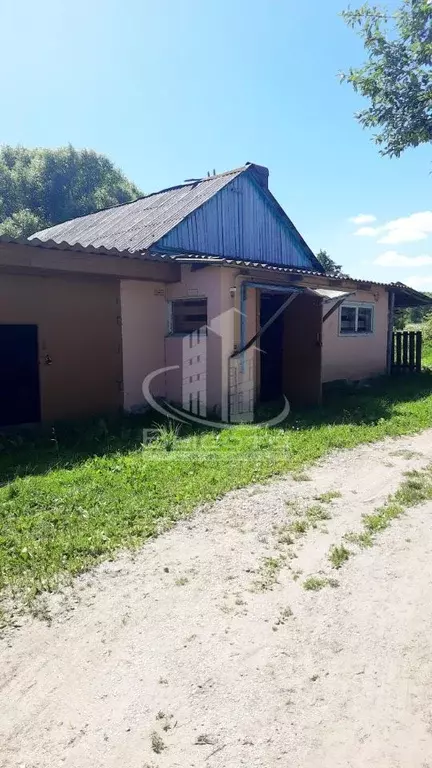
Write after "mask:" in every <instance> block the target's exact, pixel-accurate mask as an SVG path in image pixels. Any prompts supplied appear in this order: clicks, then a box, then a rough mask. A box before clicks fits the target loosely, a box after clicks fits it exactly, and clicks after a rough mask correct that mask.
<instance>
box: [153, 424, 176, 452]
mask: <svg viewBox="0 0 432 768" xmlns="http://www.w3.org/2000/svg"><path fill="white" fill-rule="evenodd" d="M155 432H156V434H157V437H156V440H155V441H154V443H153V446H154V447H157V448H163V449H164V450H165V451H172V450H173V449H174V448H175V446H176V443H178V441H179V435H180V427H179V425H178V424H173V423H172V422H168V424H162V425H160V426H157V425H156V426H155Z"/></svg>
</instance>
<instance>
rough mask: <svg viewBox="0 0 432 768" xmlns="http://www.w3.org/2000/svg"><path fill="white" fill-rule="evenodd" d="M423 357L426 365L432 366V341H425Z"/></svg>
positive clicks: (427, 366)
mask: <svg viewBox="0 0 432 768" xmlns="http://www.w3.org/2000/svg"><path fill="white" fill-rule="evenodd" d="M422 358H423V365H424V367H425V368H432V341H425V342H424V346H423V355H422Z"/></svg>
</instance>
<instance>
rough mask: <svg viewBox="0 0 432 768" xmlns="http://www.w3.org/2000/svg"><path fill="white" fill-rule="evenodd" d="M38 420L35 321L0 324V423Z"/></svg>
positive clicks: (37, 359)
mask: <svg viewBox="0 0 432 768" xmlns="http://www.w3.org/2000/svg"><path fill="white" fill-rule="evenodd" d="M38 421H40V393H39V355H38V328H37V325H0V426H9V425H13V424H30V423H34V422H38Z"/></svg>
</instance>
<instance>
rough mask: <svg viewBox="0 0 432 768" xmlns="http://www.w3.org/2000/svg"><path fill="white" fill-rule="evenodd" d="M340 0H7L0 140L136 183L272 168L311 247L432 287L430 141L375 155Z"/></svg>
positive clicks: (365, 270)
mask: <svg viewBox="0 0 432 768" xmlns="http://www.w3.org/2000/svg"><path fill="white" fill-rule="evenodd" d="M389 3H390V5H392V4H393V6H394V4H395V0H389ZM347 5H348V0H346V2H344V0H308V2H304V1H303V2H299V1H298V0H217V1H216V0H200V1H199V0H158V1H157V2H155V1H154V0H152V1H151V2H150V0H122V1H121V0H73V2H71V0H38V2H37V3H35V2H34V0H3V2H2V28H3V31H5V30H7V34H5V33H4V34H3V35H2V45H1V49H0V105H1V107H0V109H1V115H0V143H8V144H13V145H15V144H22V145H24V146H45V147H55V146H61V145H64V144H67V143H69V142H70V143H71V144H73V145H74V146H76V147H87V148H92V149H95V150H96V151H98V152H102V153H105V154H107V155H108V156H109V157H110V159H111V160H113V162H114V163H115V164H116V165H117V166H119V167H120V168H121V169H122V170H123V171H124V172H125V173H126V175H127V176H128V177H129V178H130V179H131V180H132V181H134V182H135V183H136V184H137V185H138V186H139V187H140V188H141V189H142V190H143V191H144V192H152V191H155V190H157V189H161V188H163V187H167V186H172V185H174V184H178V183H181V182H182V181H184V180H185V179H187V178H198V177H202V176H205V175H206V174H207V171H211V172H212V171H213V170H216V172H221V171H224V170H228V169H230V168H236V167H238V166H240V165H243V164H244V163H245V162H247V161H250V162H255V163H259V164H261V165H266V166H267V167H268V168H269V170H270V180H269V185H270V189H271V191H272V192H273V194H274V195H275V196H276V197H277V199H278V200H279V202H280V203H281V205H282V206H283V208H284V209H285V210H286V212H287V213H288V215H289V216H290V218H291V219H292V220H293V222H294V223H295V225H296V226H297V228H298V229H299V230H300V232H301V233H302V235H303V237H304V238H305V239H306V241H307V242H308V244H309V245H310V246H311V248H312V250H314V251H315V252H316V251H318V250H319V249H320V248H324V249H325V250H327V251H328V253H329V254H330V255H331V256H332V258H333V259H334V260H335V261H336V262H337V263H340V264H342V265H343V267H344V269H345V270H346V271H347V272H348V273H349V274H351V275H352V276H354V277H359V278H369V279H374V280H378V281H383V282H390V281H393V280H401V281H403V282H407V283H409V284H410V285H412V286H413V287H416V288H418V289H420V290H432V210H431V208H432V206H431V202H430V189H431V181H432V180H431V176H430V173H431V153H430V148H429V147H427V146H423V147H419V148H417V149H413V150H408V151H407V152H406V153H404V155H403V156H402V157H401V158H399V159H389V158H383V157H382V156H380V154H379V152H378V149H377V147H376V145H375V144H374V143H373V141H372V136H371V133H370V132H368V131H365V130H363V129H362V128H361V126H360V125H359V124H358V123H357V122H356V120H355V118H354V113H355V111H356V110H358V109H359V108H361V107H362V106H363V102H362V100H361V99H360V97H358V96H357V95H356V94H355V93H354V92H353V91H352V89H351V88H350V86H348V85H342V84H341V83H340V81H339V78H338V73H339V72H340V71H346V70H347V69H348V68H349V67H350V66H357V65H360V64H361V63H362V62H363V61H364V58H365V55H364V50H363V48H362V45H361V41H360V40H359V39H358V38H357V37H356V35H355V34H354V32H352V31H351V30H349V29H348V28H347V27H346V25H345V24H344V22H343V21H342V19H341V18H340V11H341V10H343V8H344V7H346V6H347ZM352 5H354V6H355V5H356V4H355V3H354V2H353V3H352Z"/></svg>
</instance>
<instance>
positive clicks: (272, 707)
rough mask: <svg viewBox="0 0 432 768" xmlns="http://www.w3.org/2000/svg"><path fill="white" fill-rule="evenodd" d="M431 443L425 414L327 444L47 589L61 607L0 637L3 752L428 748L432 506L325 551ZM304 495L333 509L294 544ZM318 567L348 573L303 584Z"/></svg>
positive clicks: (118, 762) (429, 454) (161, 760)
mask: <svg viewBox="0 0 432 768" xmlns="http://www.w3.org/2000/svg"><path fill="white" fill-rule="evenodd" d="M430 461H432V431H429V432H425V433H423V434H422V435H418V436H415V437H412V438H403V439H399V440H397V441H396V440H393V441H387V442H386V443H384V444H383V443H381V444H377V445H374V446H363V447H360V448H358V449H356V450H354V451H352V452H347V453H340V454H335V455H334V456H332V457H330V458H329V459H327V460H326V461H324V462H322V463H321V464H319V465H317V466H316V467H315V468H314V469H313V470H311V471H310V472H308V475H309V476H310V480H308V481H303V482H299V481H294V480H293V479H290V478H287V479H282V480H279V481H273V482H272V483H270V484H268V485H262V486H255V487H253V488H248V489H245V490H242V491H237V492H234V493H231V494H229V495H228V496H226V497H225V498H224V499H222V500H221V501H219V502H217V503H216V504H215V505H213V506H211V507H209V508H208V509H206V510H202V511H200V512H198V513H197V514H196V515H195V516H194V517H193V518H190V519H189V520H188V521H185V522H182V523H179V524H178V525H177V526H176V528H175V529H173V530H171V531H170V532H168V533H166V534H164V535H162V536H160V537H159V538H158V539H156V540H154V541H152V542H150V543H149V544H148V545H146V546H145V547H144V549H143V550H142V552H140V553H139V554H138V555H136V556H135V557H134V558H132V557H130V556H129V555H124V556H122V557H120V558H119V559H118V560H116V561H115V562H112V563H107V564H105V565H103V566H101V567H99V568H97V569H96V570H95V571H93V572H92V573H91V574H86V575H85V576H83V577H82V578H80V579H78V580H77V582H76V584H75V586H74V588H73V589H71V590H69V591H67V592H65V593H64V594H62V595H57V596H53V597H51V598H49V602H48V603H47V604H46V605H45V606H43V609H42V607H41V614H46V613H47V614H48V615H49V616H51V618H52V621H51V624H48V623H47V622H46V621H43V620H40V619H32V620H29V621H28V622H26V623H25V624H24V625H23V626H22V627H21V629H19V630H15V631H13V632H11V633H9V634H7V635H6V636H5V637H4V638H3V639H2V640H1V641H0V765H1V766H4V767H5V768H6V767H7V768H11V767H12V766H14V767H15V766H25V768H48V766H49V767H50V768H52V767H53V766H67V768H90V767H91V768H102V766H103V768H149V766H151V767H152V768H153V767H156V766H160V767H161V768H174V767H177V766H179V767H180V766H181V768H192V767H193V766H197V767H198V766H208V767H209V768H238V767H239V766H248V768H251V767H252V766H260V768H270V767H271V768H272V767H273V766H289V767H291V766H292V767H293V768H342V767H343V768H347V767H352V768H360V767H361V768H364V766H371V768H398V767H399V766H400V767H401V768H402V767H403V768H408V767H409V768H427V766H432V639H431V638H432V635H431V629H432V505H431V504H425V505H423V506H422V507H418V508H416V509H413V510H411V511H409V512H408V513H407V514H406V515H405V516H404V517H402V518H399V519H398V520H396V521H394V522H393V524H392V525H391V526H390V528H388V529H387V530H386V531H385V532H383V533H382V534H381V535H380V536H379V538H378V539H377V542H376V544H375V545H374V546H373V547H372V548H370V549H365V550H360V549H358V548H355V547H351V545H349V544H348V545H347V546H349V547H351V548H352V551H353V555H352V557H351V558H350V559H349V561H348V562H347V563H346V564H345V565H344V566H343V567H342V568H341V570H340V571H334V569H332V567H331V564H330V563H329V561H328V552H329V549H330V547H331V545H332V544H339V543H340V542H341V540H342V537H343V536H344V535H345V534H346V533H348V532H349V531H356V530H359V528H360V522H361V515H362V514H363V513H365V512H370V511H373V509H374V508H375V507H376V506H377V505H379V504H380V503H382V502H383V501H384V500H385V498H386V496H387V495H388V494H389V493H391V492H392V491H394V490H395V489H396V488H397V487H398V485H399V484H400V483H401V480H402V473H403V471H405V470H407V469H410V468H420V467H422V466H424V465H425V464H426V463H428V462H430ZM329 490H333V491H339V492H341V493H342V496H341V497H340V498H335V499H334V500H332V501H331V502H322V501H321V502H317V500H316V498H315V497H316V496H318V495H320V494H322V493H325V492H327V491H329ZM293 500H296V501H295V504H293V503H292V502H293ZM287 502H288V503H287ZM312 503H313V504H317V503H318V504H321V505H322V506H323V507H325V509H327V510H328V511H329V519H328V520H323V521H320V522H319V524H318V525H317V527H316V528H310V529H309V530H308V531H307V532H306V533H304V534H301V533H299V534H298V536H297V537H296V539H295V543H294V544H289V536H288V534H287V525H288V526H289V525H291V524H292V522H293V520H295V519H296V513H298V509H299V508H306V507H307V506H308V505H310V504H312ZM288 551H289V552H290V553H291V554H290V555H289V556H288V554H287V553H288ZM295 555H296V556H295ZM316 574H319V575H320V576H322V575H324V576H325V575H327V576H331V577H334V576H336V577H337V579H338V581H339V586H338V587H333V588H332V587H326V588H324V589H322V590H320V591H316V592H315V591H306V590H305V589H304V587H303V582H304V580H305V579H306V578H307V577H308V576H309V575H316Z"/></svg>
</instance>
